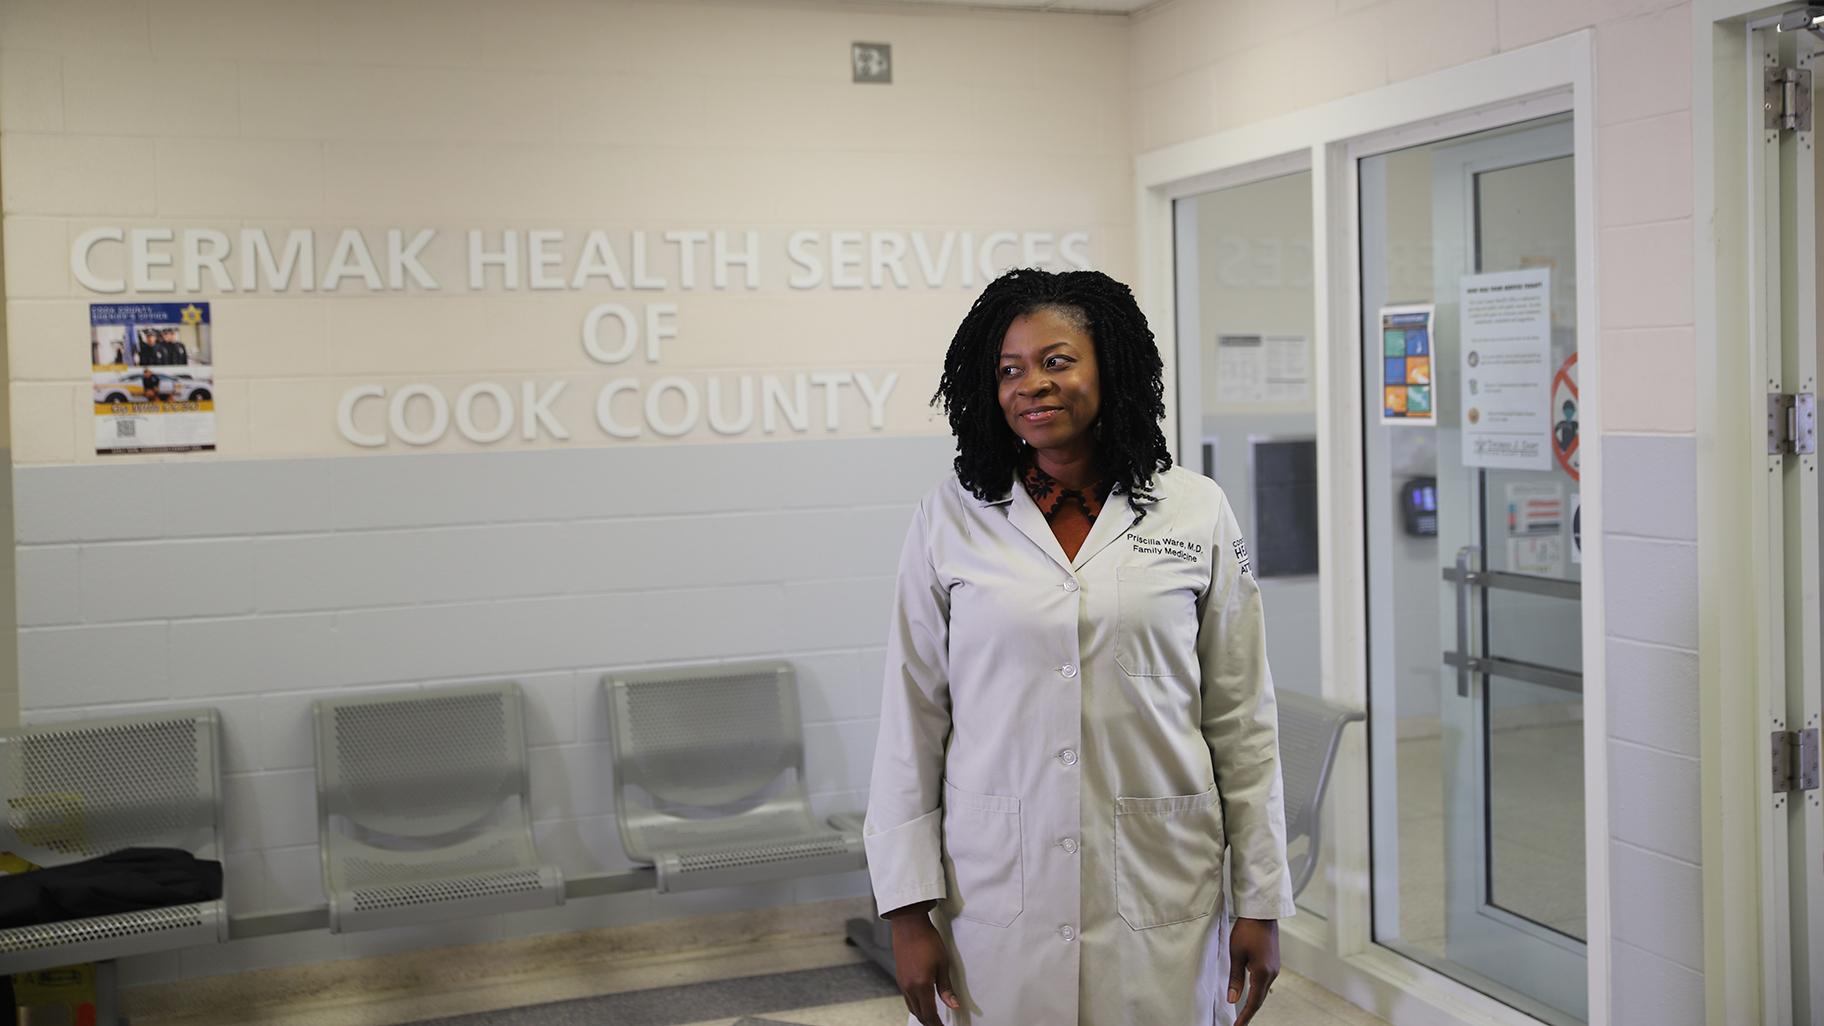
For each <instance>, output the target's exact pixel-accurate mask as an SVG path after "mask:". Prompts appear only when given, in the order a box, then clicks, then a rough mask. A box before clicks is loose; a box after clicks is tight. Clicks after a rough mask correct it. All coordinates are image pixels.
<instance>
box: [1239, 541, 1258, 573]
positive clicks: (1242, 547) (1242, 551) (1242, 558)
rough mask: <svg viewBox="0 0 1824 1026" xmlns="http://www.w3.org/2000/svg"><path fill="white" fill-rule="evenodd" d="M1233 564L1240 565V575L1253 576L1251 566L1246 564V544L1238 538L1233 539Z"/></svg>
mask: <svg viewBox="0 0 1824 1026" xmlns="http://www.w3.org/2000/svg"><path fill="white" fill-rule="evenodd" d="M1235 562H1237V563H1240V564H1241V572H1242V573H1244V574H1247V575H1248V576H1249V577H1252V576H1254V568H1253V565H1252V564H1250V563H1249V562H1248V543H1247V542H1245V541H1242V540H1241V539H1240V538H1237V539H1235Z"/></svg>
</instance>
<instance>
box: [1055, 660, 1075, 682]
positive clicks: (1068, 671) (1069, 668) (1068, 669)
mask: <svg viewBox="0 0 1824 1026" xmlns="http://www.w3.org/2000/svg"><path fill="white" fill-rule="evenodd" d="M1058 672H1059V673H1061V674H1063V675H1064V679H1066V680H1069V679H1070V678H1072V677H1075V676H1076V675H1077V668H1076V667H1075V666H1073V665H1071V664H1070V663H1065V664H1064V665H1063V666H1060V667H1058Z"/></svg>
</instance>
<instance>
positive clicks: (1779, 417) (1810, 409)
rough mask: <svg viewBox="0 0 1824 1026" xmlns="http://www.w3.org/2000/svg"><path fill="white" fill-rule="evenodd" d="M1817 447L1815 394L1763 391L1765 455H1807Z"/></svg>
mask: <svg viewBox="0 0 1824 1026" xmlns="http://www.w3.org/2000/svg"><path fill="white" fill-rule="evenodd" d="M1817 451H1818V397H1817V395H1816V394H1815V393H1812V392H1800V393H1798V394H1797V395H1786V394H1784V393H1781V392H1769V393H1767V455H1769V456H1783V455H1786V454H1788V453H1790V454H1793V455H1797V456H1810V455H1812V454H1814V453H1816V452H1817Z"/></svg>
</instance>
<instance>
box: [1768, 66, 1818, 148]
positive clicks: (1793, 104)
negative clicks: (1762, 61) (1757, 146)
mask: <svg viewBox="0 0 1824 1026" xmlns="http://www.w3.org/2000/svg"><path fill="white" fill-rule="evenodd" d="M1761 111H1762V113H1763V115H1764V119H1763V124H1764V127H1765V128H1766V129H1767V131H1769V132H1809V131H1811V69H1810V68H1782V67H1778V66H1774V67H1769V68H1767V69H1765V70H1763V71H1762V72H1761Z"/></svg>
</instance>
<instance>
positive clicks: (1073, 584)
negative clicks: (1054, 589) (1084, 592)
mask: <svg viewBox="0 0 1824 1026" xmlns="http://www.w3.org/2000/svg"><path fill="white" fill-rule="evenodd" d="M1064 590H1065V591H1076V590H1077V579H1076V578H1075V577H1072V578H1071V579H1070V580H1068V581H1065V582H1064Z"/></svg>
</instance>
